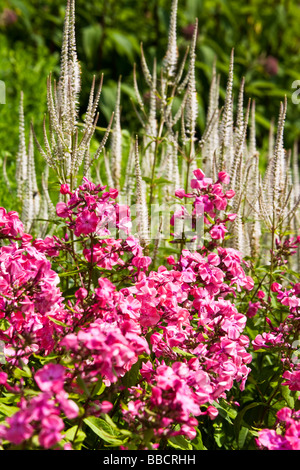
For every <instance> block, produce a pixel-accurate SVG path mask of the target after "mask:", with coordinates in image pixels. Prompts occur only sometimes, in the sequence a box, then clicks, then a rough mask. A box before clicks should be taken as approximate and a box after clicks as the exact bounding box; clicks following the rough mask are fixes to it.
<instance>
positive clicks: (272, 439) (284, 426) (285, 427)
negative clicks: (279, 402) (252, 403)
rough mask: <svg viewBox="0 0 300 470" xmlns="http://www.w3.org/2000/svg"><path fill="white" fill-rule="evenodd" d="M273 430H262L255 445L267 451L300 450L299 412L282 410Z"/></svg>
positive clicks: (278, 414)
mask: <svg viewBox="0 0 300 470" xmlns="http://www.w3.org/2000/svg"><path fill="white" fill-rule="evenodd" d="M276 416H277V423H276V427H275V429H262V430H261V431H259V433H258V438H257V439H256V443H257V445H258V446H259V447H260V448H263V449H268V450H300V411H294V410H291V409H290V408H287V407H285V408H282V409H281V410H279V411H278V412H277V415H276Z"/></svg>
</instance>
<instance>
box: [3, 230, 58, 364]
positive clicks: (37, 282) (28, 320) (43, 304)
mask: <svg viewBox="0 0 300 470" xmlns="http://www.w3.org/2000/svg"><path fill="white" fill-rule="evenodd" d="M58 283H59V277H58V275H57V273H56V272H55V271H54V270H53V269H51V263H50V261H49V260H48V259H47V258H46V256H45V254H44V253H42V252H41V251H39V250H38V249H37V248H35V247H34V246H33V245H32V243H31V240H30V239H26V237H24V239H23V240H22V241H21V243H20V244H18V243H17V242H12V243H11V244H10V245H7V246H3V247H1V248H0V291H1V296H0V320H1V319H2V321H3V322H4V327H3V328H2V329H1V330H0V340H2V341H3V342H4V343H5V349H6V355H7V358H8V360H11V361H12V362H15V361H17V359H18V358H19V359H20V358H22V359H23V361H26V360H27V359H26V358H27V357H28V356H30V355H31V354H32V353H33V352H35V353H38V354H42V353H44V354H48V353H49V352H50V351H51V350H52V348H53V346H54V336H55V332H56V331H57V332H59V331H61V327H59V326H58V325H56V324H55V323H54V322H53V321H52V319H54V320H59V321H65V319H66V315H67V312H66V310H65V309H64V306H63V297H62V295H61V291H60V289H59V287H58Z"/></svg>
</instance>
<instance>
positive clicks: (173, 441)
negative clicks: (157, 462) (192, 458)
mask: <svg viewBox="0 0 300 470" xmlns="http://www.w3.org/2000/svg"><path fill="white" fill-rule="evenodd" d="M168 444H170V446H171V447H174V449H181V450H192V449H193V446H192V444H191V442H190V441H188V440H187V439H186V438H185V437H183V436H174V437H170V439H168Z"/></svg>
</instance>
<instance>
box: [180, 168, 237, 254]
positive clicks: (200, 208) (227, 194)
mask: <svg viewBox="0 0 300 470" xmlns="http://www.w3.org/2000/svg"><path fill="white" fill-rule="evenodd" d="M194 176H195V178H193V179H192V180H191V189H192V192H191V193H186V192H185V191H184V189H178V190H176V191H175V196H177V197H178V198H180V199H183V198H189V199H192V200H193V211H192V219H193V220H192V228H193V229H195V228H196V227H197V219H199V217H201V218H202V217H203V218H204V223H205V225H206V232H208V233H209V236H210V238H211V240H212V243H211V245H210V248H213V247H214V246H215V243H214V242H216V241H219V240H224V238H225V235H226V233H227V232H228V229H227V227H226V223H227V222H228V221H231V222H232V221H233V220H235V218H236V214H233V213H230V212H229V213H227V214H226V216H225V215H224V214H223V215H222V216H220V214H221V213H222V212H223V211H225V210H226V209H227V208H228V201H229V200H230V199H232V198H233V197H234V195H235V192H234V191H233V190H224V189H223V184H224V185H227V184H228V183H229V181H230V178H229V175H228V174H227V173H226V172H225V171H221V172H219V174H218V179H217V181H216V182H215V183H214V182H213V180H212V178H207V177H206V176H205V174H204V173H203V171H202V170H201V169H197V170H194ZM184 217H185V208H184V207H181V208H180V209H178V210H177V211H176V212H175V214H174V215H173V217H172V219H171V225H173V226H174V225H175V222H176V219H179V220H180V219H182V218H184Z"/></svg>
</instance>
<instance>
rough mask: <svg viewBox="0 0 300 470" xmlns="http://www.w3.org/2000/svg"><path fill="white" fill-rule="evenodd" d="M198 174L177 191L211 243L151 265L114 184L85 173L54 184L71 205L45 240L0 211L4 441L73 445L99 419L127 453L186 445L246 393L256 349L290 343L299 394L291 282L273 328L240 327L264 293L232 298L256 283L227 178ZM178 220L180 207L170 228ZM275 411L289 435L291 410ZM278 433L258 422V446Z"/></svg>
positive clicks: (287, 374) (292, 379)
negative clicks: (232, 229)
mask: <svg viewBox="0 0 300 470" xmlns="http://www.w3.org/2000/svg"><path fill="white" fill-rule="evenodd" d="M194 176H195V178H194V179H193V180H192V182H191V188H192V192H191V193H187V194H186V193H185V191H184V190H181V189H179V190H177V191H176V193H175V194H176V196H177V197H178V198H180V199H182V198H188V199H189V200H191V201H192V208H193V211H192V226H193V227H195V226H196V224H197V218H199V217H203V221H204V226H205V232H206V234H207V235H208V238H206V239H205V241H202V242H201V243H199V240H198V241H197V243H198V244H197V245H196V247H195V249H187V248H185V247H183V248H182V249H181V250H180V253H179V254H178V256H175V255H169V256H168V257H166V262H165V263H164V264H163V265H161V266H159V267H158V268H157V269H154V268H153V266H152V259H151V257H150V256H149V253H148V252H145V248H144V247H143V246H141V244H140V242H139V239H138V238H137V237H136V236H135V235H133V234H132V233H131V226H132V221H131V217H130V209H129V207H127V206H122V205H119V204H118V202H117V196H118V192H117V191H116V190H115V189H109V190H107V189H106V187H104V186H100V185H95V184H93V183H92V182H90V181H88V180H87V179H84V181H83V184H82V185H81V186H79V188H77V189H76V190H75V191H74V192H71V191H70V188H69V186H68V185H66V184H64V185H62V186H61V194H62V195H63V196H64V198H65V201H64V202H59V203H58V204H57V207H56V213H57V216H58V217H59V219H61V220H63V221H64V229H63V231H62V232H60V233H57V234H55V235H53V236H46V237H45V238H44V239H41V238H37V239H34V238H33V237H32V236H31V235H28V234H26V233H24V230H23V226H22V223H21V222H20V220H19V218H18V216H17V214H16V213H14V212H10V213H6V211H5V209H3V210H1V221H0V234H1V237H2V238H3V240H7V244H6V245H4V244H3V246H1V248H0V293H1V296H0V322H1V323H0V324H1V328H0V341H2V343H3V344H4V354H5V358H6V362H5V364H3V365H0V392H1V393H4V395H5V393H11V394H13V395H14V396H15V397H16V399H15V406H17V407H18V411H16V412H14V413H11V414H10V415H8V416H7V417H6V418H5V419H4V420H2V421H1V424H0V439H1V440H2V445H3V446H4V447H5V446H6V447H9V446H10V445H12V446H17V447H18V446H21V447H22V448H24V447H25V448H26V446H32V447H33V448H44V449H56V448H60V449H72V448H74V446H75V448H76V446H80V445H81V443H82V441H83V440H84V436H85V435H86V434H85V433H88V431H87V428H86V427H84V426H83V423H85V425H86V426H92V429H93V426H96V425H97V426H104V427H103V429H102V428H101V427H100V434H99V435H101V436H104V439H105V438H107V439H108V442H111V443H114V442H115V443H116V442H117V444H116V446H117V447H120V448H124V449H125V448H128V449H132V448H139V449H148V448H153V449H157V448H159V446H160V445H161V442H163V443H167V442H169V440H170V439H171V440H172V439H176V438H179V437H180V438H181V439H182V438H184V439H187V440H188V441H189V442H192V441H193V440H194V439H197V436H198V433H199V429H200V428H199V426H200V424H199V423H201V422H203V419H208V420H209V421H211V422H215V420H218V419H219V418H220V416H219V409H218V406H219V404H220V402H222V400H225V401H226V400H227V398H228V396H230V394H231V393H232V391H233V390H236V389H238V390H239V393H243V392H244V390H245V387H246V384H247V380H248V377H249V374H250V373H251V363H252V359H253V358H252V354H251V347H252V348H253V350H254V351H258V350H260V349H261V348H278V350H279V351H281V353H282V352H283V351H287V350H289V351H290V352H289V354H283V353H282V364H283V368H284V373H283V385H287V386H288V387H289V389H290V390H292V391H293V390H295V391H299V383H300V379H299V373H300V371H299V366H298V363H297V362H295V361H294V362H293V360H292V359H293V357H292V354H291V339H292V337H293V336H292V335H293V333H294V332H295V328H297V327H298V326H297V325H298V324H299V314H298V312H299V291H300V289H299V284H294V285H293V286H292V287H291V288H290V289H287V288H283V286H282V285H281V284H279V283H276V282H274V283H273V284H272V287H271V291H272V293H273V294H276V296H277V301H278V302H279V303H280V304H281V305H282V306H283V307H284V308H286V309H288V311H289V314H288V315H287V316H286V318H285V320H284V321H283V323H282V324H280V325H279V326H276V327H275V326H273V323H272V321H271V320H270V319H269V318H268V317H267V319H266V322H267V325H268V327H269V331H267V329H265V330H264V331H262V332H261V333H260V334H258V335H256V337H255V338H254V339H253V338H252V339H251V340H250V338H249V337H248V335H247V334H246V333H245V331H246V326H247V321H248V320H249V319H250V320H252V321H253V320H255V319H256V318H257V317H258V316H259V313H260V312H262V313H263V314H264V313H265V311H266V310H267V307H268V299H267V298H266V295H265V293H264V292H263V290H259V291H258V293H257V301H253V298H252V297H251V301H245V303H243V302H238V300H239V299H241V298H242V296H244V297H245V298H247V295H248V294H249V293H250V292H251V291H252V290H253V288H254V281H253V279H252V277H251V276H249V275H248V274H247V271H248V268H249V263H248V262H246V261H245V260H244V259H243V255H242V253H240V252H239V251H237V250H235V249H233V248H231V247H227V246H226V245H225V244H224V240H225V236H226V233H227V224H228V222H231V221H233V220H234V218H235V214H232V213H231V212H230V205H229V201H230V199H231V198H232V197H233V196H234V193H233V192H232V191H231V190H230V189H229V190H226V189H224V187H223V186H224V185H226V186H227V185H228V183H229V177H228V175H227V174H226V173H225V172H220V173H219V174H218V179H217V181H216V182H215V183H214V182H213V181H212V180H211V179H210V178H207V177H205V175H204V174H203V172H202V171H201V170H196V171H195V172H194ZM199 207H200V208H201V210H200V211H199ZM183 215H184V214H183V210H179V211H178V212H176V213H175V214H174V216H173V217H172V219H171V225H172V224H173V226H174V224H175V223H176V219H177V218H180V217H182V216H183ZM172 241H174V240H172ZM245 305H246V306H245ZM240 307H243V309H244V310H241V309H240ZM12 371H14V372H13V373H11V372H12ZM27 387H29V390H30V392H29V393H24V391H25V390H26V388H27ZM17 398H19V399H17ZM231 398H232V397H231ZM105 417H106V418H105ZM114 417H117V420H118V423H120V422H121V423H122V429H121V430H118V431H117V430H116V424H115V422H114V421H113V419H114ZM89 418H93V419H94V420H95V419H96V420H98V421H96V422H95V421H89ZM105 419H106V421H105ZM278 419H279V420H280V422H281V423H282V422H283V421H285V423H286V428H285V429H286V436H290V435H292V436H294V437H295V435H296V434H295V433H296V431H295V430H296V429H298V428H297V426H298V424H297V426H296V424H295V423H297V419H298V415H297V413H295V412H291V413H290V414H289V413H287V412H286V413H285V414H284V419H283V414H282V413H281V415H279V416H278ZM104 421H105V423H106V424H105V425H104V424H103V423H104ZM95 423H96V424H95ZM72 426H73V427H72ZM109 426H111V434H110V433H109V432H108V428H109ZM70 430H72V433H71V434H68V432H70ZM90 432H91V431H90ZM117 432H119V434H118V438H116V437H115V436H116V433H117ZM274 432H275V431H274ZM297 432H298V431H297ZM103 433H104V434H103ZM293 433H294V434H293ZM68 435H72V436H73V439H72V442H70V440H69V439H68V438H67V437H66V436H68ZM82 435H83V437H82ZM273 435H274V433H273V431H269V430H262V431H261V433H260V434H259V438H258V440H257V443H258V445H260V446H264V447H267V448H268V445H273V444H267V440H268V439H269V441H268V442H271V440H272V438H273V437H274V436H273ZM277 435H278V431H277V432H276V436H277ZM282 435H283V434H281V436H282ZM272 436H273V437H272ZM78 439H79V440H78ZM116 439H117V441H115V440H116ZM289 442H292V439H290V441H289ZM295 442H296V441H295ZM291 445H292V444H291ZM293 445H294V446H296V444H293ZM295 448H296V447H295Z"/></svg>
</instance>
